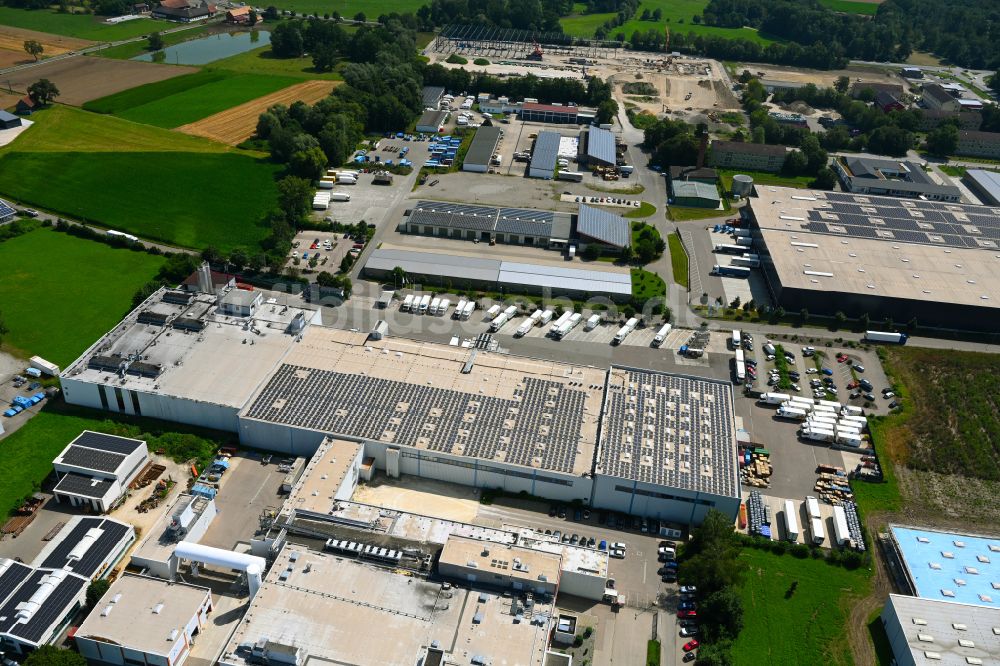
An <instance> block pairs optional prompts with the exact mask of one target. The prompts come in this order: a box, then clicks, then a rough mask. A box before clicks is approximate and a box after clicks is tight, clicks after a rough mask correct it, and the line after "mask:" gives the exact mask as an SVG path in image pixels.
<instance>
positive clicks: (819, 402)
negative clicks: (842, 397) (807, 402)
mask: <svg viewBox="0 0 1000 666" xmlns="http://www.w3.org/2000/svg"><path fill="white" fill-rule="evenodd" d="M816 404H817V405H821V406H823V407H830V408H831V409H834V410H836V411H838V412H839V411H840V409H841V407H842V405H841V404H840V403H839V402H834V401H833V400H821V399H817V400H816Z"/></svg>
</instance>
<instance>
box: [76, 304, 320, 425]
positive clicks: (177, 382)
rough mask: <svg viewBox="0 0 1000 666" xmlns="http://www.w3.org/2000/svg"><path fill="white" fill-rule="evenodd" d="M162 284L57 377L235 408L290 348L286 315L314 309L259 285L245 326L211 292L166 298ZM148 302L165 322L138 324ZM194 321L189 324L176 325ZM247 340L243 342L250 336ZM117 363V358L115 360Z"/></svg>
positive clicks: (309, 314)
mask: <svg viewBox="0 0 1000 666" xmlns="http://www.w3.org/2000/svg"><path fill="white" fill-rule="evenodd" d="M165 298H166V299H170V295H169V293H168V291H167V290H166V289H160V290H158V291H157V292H155V293H154V294H152V295H151V296H150V297H149V298H148V299H147V300H146V301H145V302H143V303H142V304H141V305H139V307H137V308H136V309H135V310H133V311H132V312H130V313H129V314H128V315H127V316H126V317H125V319H124V320H123V321H122V322H121V323H120V324H119V325H117V326H115V328H113V329H112V330H111V331H109V332H108V333H106V334H105V335H104V336H103V337H101V339H99V340H98V341H97V342H95V343H94V344H93V345H92V346H91V347H90V349H88V350H87V351H86V352H84V353H83V354H82V355H81V356H80V358H78V359H77V360H76V361H74V362H73V363H72V364H71V365H70V366H69V367H68V368H66V369H65V370H64V371H63V373H62V375H61V377H63V378H64V379H71V380H75V381H83V382H89V383H92V384H105V383H108V382H112V381H113V383H114V386H115V388H121V389H122V390H134V391H139V392H142V393H149V394H155V395H165V396H174V397H181V398H186V399H191V400H201V401H204V402H208V403H211V404H218V405H225V406H228V407H235V408H239V407H242V406H243V405H244V404H245V403H246V400H247V398H248V397H249V396H250V394H251V393H252V392H253V390H254V389H255V388H256V387H257V386H258V384H259V383H260V382H261V381H262V380H263V379H264V378H265V377H267V375H268V374H269V373H270V372H271V370H272V369H273V368H274V366H275V364H277V362H278V361H279V360H280V359H281V357H282V356H284V354H285V353H286V352H287V351H288V350H289V349H290V348H291V347H292V345H293V344H294V342H295V336H294V335H293V334H291V333H290V332H288V331H289V327H290V325H291V323H292V321H293V320H294V319H295V318H296V317H298V316H302V317H303V318H304V319H305V321H306V322H308V321H311V320H312V317H313V315H314V311H312V310H305V309H302V308H300V307H297V306H286V305H285V303H286V302H287V300H288V298H289V297H288V295H287V294H278V293H275V292H263V298H264V302H263V303H262V304H261V306H260V307H258V308H257V311H256V313H255V314H254V316H253V325H254V327H255V328H256V329H257V331H259V334H254V333H252V332H251V331H249V330H247V328H246V326H245V324H246V318H245V317H230V316H226V315H223V314H221V313H219V312H218V310H217V308H216V307H215V296H214V295H207V294H197V295H196V296H195V297H194V298H193V299H192V301H191V302H190V303H187V304H183V303H173V302H170V301H169V300H165ZM153 309H155V311H156V312H158V313H161V314H164V315H166V323H165V325H161V324H155V323H143V321H144V317H143V313H145V312H146V311H148V310H153ZM189 323H192V325H195V326H196V330H191V329H182V328H179V326H181V325H183V326H188V325H189ZM251 340H252V341H253V344H248V343H249V342H250V341H251ZM137 353H138V354H141V355H142V357H143V361H142V362H143V363H145V364H146V365H147V366H150V367H155V368H157V370H156V371H154V373H151V374H146V375H137V374H132V373H131V372H126V373H125V374H124V376H121V375H120V374H119V373H118V372H116V371H115V370H114V369H105V368H107V367H108V366H106V365H101V364H98V363H95V362H94V359H95V358H98V357H100V358H101V359H102V360H101V363H104V360H105V359H108V358H117V359H118V360H119V362H120V363H122V364H127V363H129V362H130V361H129V359H130V358H134V356H132V355H134V354H137ZM115 365H117V363H116V364H115Z"/></svg>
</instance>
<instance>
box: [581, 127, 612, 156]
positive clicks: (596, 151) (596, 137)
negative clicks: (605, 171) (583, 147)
mask: <svg viewBox="0 0 1000 666" xmlns="http://www.w3.org/2000/svg"><path fill="white" fill-rule="evenodd" d="M587 157H588V158H590V159H594V160H599V161H601V162H604V163H605V164H611V165H614V164H615V162H616V161H617V160H616V156H615V135H614V134H612V133H611V130H606V129H602V128H600V127H591V128H590V129H589V130H588V134H587Z"/></svg>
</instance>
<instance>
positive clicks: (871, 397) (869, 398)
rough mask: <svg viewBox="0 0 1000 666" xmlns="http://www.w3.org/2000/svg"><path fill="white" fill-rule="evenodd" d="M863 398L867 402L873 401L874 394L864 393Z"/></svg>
mask: <svg viewBox="0 0 1000 666" xmlns="http://www.w3.org/2000/svg"><path fill="white" fill-rule="evenodd" d="M865 400H867V401H868V402H875V394H874V393H865Z"/></svg>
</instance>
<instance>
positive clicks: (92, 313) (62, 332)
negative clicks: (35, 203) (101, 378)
mask: <svg viewBox="0 0 1000 666" xmlns="http://www.w3.org/2000/svg"><path fill="white" fill-rule="evenodd" d="M163 263H164V259H163V258H162V257H157V256H153V255H150V254H146V253H145V252H133V251H131V250H125V249H120V248H112V247H110V246H108V245H105V244H104V243H98V242H95V241H91V240H85V239H81V238H76V237H75V236H70V235H68V234H64V233H59V232H56V231H53V230H51V229H41V228H40V229H36V230H35V231H31V232H29V233H26V234H24V235H23V236H17V237H15V238H12V239H10V240H8V241H4V242H3V243H0V266H3V270H2V271H0V294H3V299H2V302H0V309H2V311H3V315H4V319H5V320H6V322H7V326H8V327H9V328H10V333H9V334H8V335H7V336H6V337H5V338H4V344H5V345H11V346H13V347H16V348H17V349H19V350H21V351H23V352H25V356H27V355H29V354H38V355H40V356H43V357H45V358H47V359H49V360H50V361H52V362H53V363H56V364H58V365H60V366H63V367H65V366H66V364H67V363H69V362H70V361H72V360H73V359H74V358H76V357H77V356H78V355H79V354H80V353H81V352H82V351H83V350H84V349H86V347H87V345H89V344H91V343H92V342H93V341H94V340H96V339H97V338H99V337H100V336H101V335H103V334H104V333H105V332H107V330H108V329H110V328H111V327H112V326H114V324H115V322H117V321H118V320H119V319H120V318H121V316H122V315H123V314H125V312H127V311H128V309H129V306H130V304H131V302H132V295H133V294H134V293H135V291H136V290H137V289H138V288H139V287H141V286H142V285H143V284H145V283H146V282H148V281H149V280H151V279H153V276H155V275H156V272H157V271H158V270H159V269H160V267H161V266H162V265H163ZM53 295H57V296H55V297H53ZM43 303H44V305H42V304H43ZM5 449H6V446H5ZM0 485H3V484H0Z"/></svg>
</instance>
